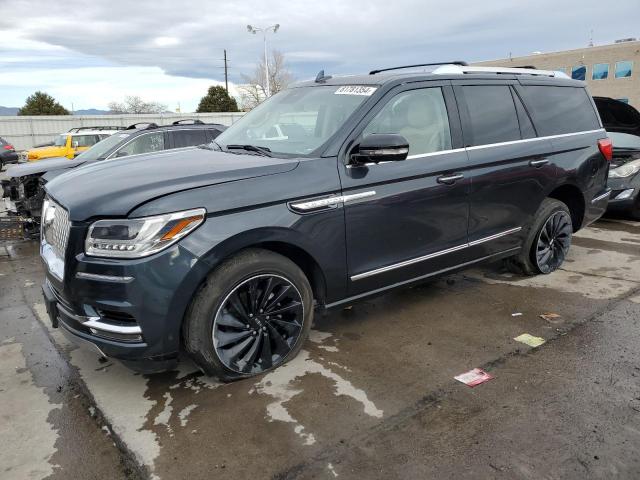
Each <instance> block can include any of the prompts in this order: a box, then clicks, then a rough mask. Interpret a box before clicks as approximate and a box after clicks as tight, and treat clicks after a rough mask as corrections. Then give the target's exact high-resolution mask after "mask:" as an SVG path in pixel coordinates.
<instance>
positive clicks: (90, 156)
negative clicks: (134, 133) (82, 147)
mask: <svg viewBox="0 0 640 480" xmlns="http://www.w3.org/2000/svg"><path fill="white" fill-rule="evenodd" d="M129 136H130V135H129V134H128V133H116V134H114V135H111V136H110V137H107V138H105V139H104V140H102V141H100V142H98V143H96V144H95V145H94V146H93V147H91V148H90V149H89V150H86V151H84V152H82V153H81V154H80V155H77V156H76V158H79V159H82V160H85V161H93V160H98V159H99V158H103V157H106V156H107V154H108V153H109V151H110V150H111V149H112V148H113V147H115V146H116V145H118V144H119V143H121V142H124V141H125V139H127V138H129Z"/></svg>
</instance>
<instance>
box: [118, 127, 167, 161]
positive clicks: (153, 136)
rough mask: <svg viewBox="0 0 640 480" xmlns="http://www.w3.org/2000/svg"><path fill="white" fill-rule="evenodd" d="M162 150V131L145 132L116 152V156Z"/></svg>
mask: <svg viewBox="0 0 640 480" xmlns="http://www.w3.org/2000/svg"><path fill="white" fill-rule="evenodd" d="M161 150H164V133H162V132H155V133H146V134H144V135H140V136H139V137H138V138H136V139H135V140H133V141H132V142H131V143H128V144H127V145H125V146H124V147H122V149H120V150H119V151H118V153H117V154H116V155H117V156H118V157H124V156H126V155H138V154H140V153H150V152H159V151H161Z"/></svg>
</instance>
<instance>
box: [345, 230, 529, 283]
mask: <svg viewBox="0 0 640 480" xmlns="http://www.w3.org/2000/svg"><path fill="white" fill-rule="evenodd" d="M520 230H522V227H515V228H510V229H509V230H505V231H504V232H500V233H496V234H494V235H490V236H488V237H484V238H480V239H478V240H474V241H473V242H469V243H464V244H462V245H458V246H456V247H451V248H447V249H446V250H440V251H438V252H434V253H430V254H428V255H422V256H420V257H416V258H412V259H409V260H405V261H403V262H399V263H394V264H393V265H387V266H386V267H380V268H376V269H374V270H369V271H367V272H363V273H358V274H357V275H352V276H351V281H352V282H355V281H356V280H361V279H363V278H367V277H371V276H373V275H378V274H380V273H385V272H389V271H391V270H396V269H398V268H403V267H407V266H409V265H414V264H416V263H420V262H424V261H425V260H430V259H432V258H436V257H440V256H442V255H447V254H449V253H453V252H457V251H459V250H464V249H465V248H469V247H474V246H476V245H480V244H482V243H486V242H490V241H492V240H496V239H498V238H501V237H504V236H506V235H511V234H513V233H517V232H519V231H520Z"/></svg>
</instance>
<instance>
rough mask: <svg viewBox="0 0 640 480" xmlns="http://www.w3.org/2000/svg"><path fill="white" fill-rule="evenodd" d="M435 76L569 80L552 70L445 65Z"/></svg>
mask: <svg viewBox="0 0 640 480" xmlns="http://www.w3.org/2000/svg"><path fill="white" fill-rule="evenodd" d="M431 73H432V74H434V75H447V74H460V73H467V74H470V73H494V74H497V75H534V76H539V77H556V78H569V76H568V75H567V74H566V73H564V72H556V71H552V70H537V69H534V68H526V67H472V66H468V65H451V64H450V65H443V66H441V67H438V68H436V69H435V70H434V71H433V72H431Z"/></svg>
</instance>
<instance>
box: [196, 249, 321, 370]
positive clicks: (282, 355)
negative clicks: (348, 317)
mask: <svg viewBox="0 0 640 480" xmlns="http://www.w3.org/2000/svg"><path fill="white" fill-rule="evenodd" d="M312 319H313V296H312V292H311V286H310V285H309V282H308V280H307V278H306V276H305V275H304V273H303V272H302V270H300V268H299V267H298V266H297V265H296V264H295V263H293V262H292V261H291V260H289V259H288V258H286V257H283V256H282V255H278V254H276V253H274V252H270V251H268V250H259V249H250V250H245V251H244V252H241V253H240V254H238V255H236V256H234V257H232V258H230V259H229V260H227V261H225V262H224V263H223V264H222V265H221V266H220V267H219V268H217V269H216V270H215V271H213V272H212V273H211V274H210V275H209V278H208V279H207V281H206V284H205V285H204V286H203V287H202V289H201V290H200V291H199V292H198V294H197V295H196V297H195V298H194V300H193V302H192V305H191V307H190V309H189V312H188V313H187V317H186V319H185V325H184V327H183V336H184V341H185V347H186V349H187V351H188V352H189V353H190V354H191V356H192V357H193V359H194V360H195V361H196V363H197V364H198V365H199V366H200V368H201V369H202V370H203V371H204V372H205V373H207V374H209V375H213V376H216V377H218V378H220V379H222V380H225V381H229V380H235V379H238V378H244V377H250V376H253V375H258V374H260V373H263V372H266V371H268V370H271V369H273V368H276V367H278V366H279V365H282V364H283V363H285V362H287V361H288V360H290V359H292V358H293V357H295V356H296V355H297V353H298V352H299V351H300V349H301V348H302V344H303V342H304V339H305V338H306V337H307V335H308V333H309V329H310V327H311V322H312Z"/></svg>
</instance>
